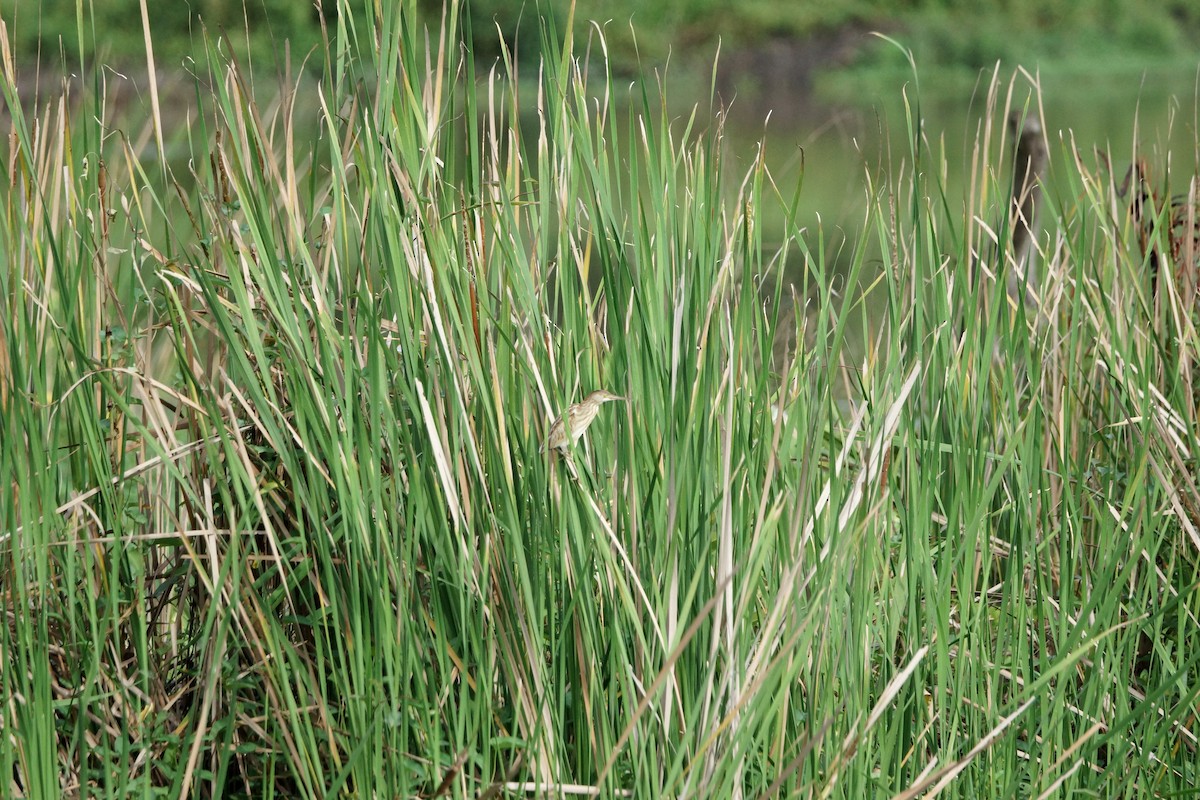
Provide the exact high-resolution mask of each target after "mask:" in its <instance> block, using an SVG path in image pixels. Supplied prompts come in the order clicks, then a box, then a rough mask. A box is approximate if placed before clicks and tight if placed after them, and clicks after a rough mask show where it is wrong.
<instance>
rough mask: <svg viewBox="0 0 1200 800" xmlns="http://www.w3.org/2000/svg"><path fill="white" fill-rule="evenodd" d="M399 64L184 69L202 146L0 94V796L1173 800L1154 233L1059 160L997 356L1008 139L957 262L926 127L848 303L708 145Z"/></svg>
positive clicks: (559, 75)
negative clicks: (5, 124) (303, 75)
mask: <svg viewBox="0 0 1200 800" xmlns="http://www.w3.org/2000/svg"><path fill="white" fill-rule="evenodd" d="M410 10H411V9H409V8H407V7H406V6H405V7H398V8H390V9H389V10H386V11H384V12H383V13H381V14H380V15H379V16H371V15H363V14H359V13H358V12H357V11H356V10H355V9H351V8H349V7H348V6H343V7H342V8H341V9H340V11H341V19H340V25H339V26H338V27H337V28H336V30H331V33H330V37H331V38H330V40H329V46H328V49H327V51H326V52H325V53H324V54H322V55H323V57H324V59H325V67H326V69H325V71H324V74H323V77H322V79H321V81H320V84H319V86H317V87H315V88H312V89H310V90H308V91H307V92H306V95H307V96H308V97H307V98H302V97H300V96H299V94H298V92H297V91H296V90H295V86H296V85H297V81H299V80H300V79H298V78H297V79H290V78H286V79H285V80H284V82H283V86H284V90H283V92H282V94H281V96H280V99H279V100H278V101H275V102H271V103H268V102H267V101H266V100H264V99H263V97H261V96H260V95H259V94H258V92H257V91H256V90H255V89H254V88H253V87H254V86H255V85H256V84H255V83H254V81H253V80H252V76H250V75H247V74H246V73H245V72H243V71H242V70H241V69H240V67H239V65H238V64H237V63H236V62H235V61H232V60H229V59H226V58H224V57H223V56H222V52H224V51H223V50H222V49H220V48H219V46H218V45H217V44H216V43H214V44H213V45H211V47H210V50H209V52H208V53H207V59H206V60H205V61H204V63H206V64H208V65H209V66H207V67H205V69H206V70H207V71H206V72H204V73H202V74H201V75H200V76H199V77H198V78H197V81H196V86H197V93H196V106H195V109H196V110H195V113H194V114H193V115H192V116H189V117H188V118H187V124H186V126H176V127H183V128H184V130H183V132H182V133H179V132H176V133H173V132H172V126H171V125H170V124H168V123H167V122H166V121H164V118H163V116H161V115H159V116H155V117H153V118H152V119H151V121H150V123H149V126H148V127H147V129H146V130H145V131H144V132H143V134H142V135H138V134H136V133H134V132H130V131H126V130H124V129H122V128H121V127H120V126H119V124H118V123H117V122H116V121H115V120H114V119H113V118H112V116H111V115H110V113H109V109H107V108H106V107H105V104H104V99H103V98H104V94H103V92H92V91H89V92H87V93H86V94H85V96H84V97H83V98H77V100H78V101H79V102H81V103H82V108H83V109H84V110H85V111H86V113H80V112H75V111H72V106H71V105H70V104H69V103H67V102H65V101H63V102H59V101H54V102H50V103H48V104H46V105H45V106H42V107H39V108H36V109H31V110H27V109H24V108H22V107H21V105H20V103H19V102H18V100H17V97H16V94H15V89H14V86H15V83H16V75H15V68H14V67H13V66H12V63H11V60H10V59H8V58H7V57H6V58H5V59H4V70H5V72H4V75H5V78H4V91H5V97H6V102H7V108H8V111H9V113H10V115H11V117H12V120H13V122H12V125H13V135H12V136H11V137H10V138H9V139H8V144H7V145H6V150H5V159H4V163H5V164H6V165H7V172H6V182H5V192H4V196H3V214H2V219H3V221H2V222H0V241H3V243H4V252H5V253H6V254H8V262H7V268H6V270H5V271H4V272H3V273H2V274H0V281H3V283H2V285H0V288H2V290H3V291H2V293H0V297H3V302H4V304H5V308H4V309H3V311H4V313H3V319H2V321H0V408H2V410H3V414H0V419H2V422H0V424H2V425H3V434H2V437H0V477H2V483H0V489H2V491H0V592H2V593H3V597H4V609H5V617H4V621H3V622H4V624H3V625H0V647H2V650H3V653H4V658H2V659H0V696H3V697H5V698H7V700H6V702H5V703H4V705H3V710H0V727H2V729H3V734H4V735H3V736H0V775H3V776H4V777H3V780H4V781H5V785H4V788H5V791H6V792H7V793H8V794H10V795H13V796H29V797H32V796H41V795H43V794H53V793H66V794H72V795H77V796H89V797H91V796H102V797H109V796H111V797H125V796H128V795H130V794H142V795H146V796H150V795H167V796H172V797H175V796H193V795H195V796H213V797H216V796H230V795H233V796H240V795H248V796H264V797H266V796H288V797H325V796H329V795H336V794H348V795H351V794H352V795H363V796H366V795H371V796H375V795H378V796H389V797H392V796H395V797H411V796H416V795H421V796H426V797H429V796H454V797H497V796H523V795H526V794H530V793H536V792H545V793H549V794H552V795H555V796H561V795H564V794H575V793H580V792H590V791H594V792H596V793H598V794H600V795H602V796H632V797H743V796H755V797H766V796H788V797H792V796H797V797H803V796H821V797H827V796H844V797H868V796H870V797H874V796H898V797H914V796H917V795H919V794H931V793H938V792H940V793H941V794H943V795H947V796H964V797H976V796H979V795H980V794H981V793H985V794H997V795H1000V796H1015V795H1018V794H1020V795H1028V796H1035V797H1047V796H1051V795H1054V794H1055V793H1056V792H1060V793H1065V792H1067V791H1080V792H1084V791H1087V792H1101V793H1104V794H1105V795H1106V796H1130V797H1143V796H1145V797H1149V796H1157V795H1163V794H1174V793H1182V792H1186V791H1190V790H1194V788H1195V785H1196V782H1197V775H1196V772H1195V767H1194V763H1193V762H1194V760H1195V759H1194V756H1193V750H1194V748H1195V730H1194V729H1195V720H1194V708H1195V703H1196V700H1197V696H1196V689H1195V688H1193V687H1192V686H1191V684H1190V683H1189V681H1188V680H1187V675H1188V674H1189V673H1190V672H1191V671H1193V670H1194V664H1193V663H1192V662H1193V661H1194V659H1195V658H1196V657H1195V656H1194V655H1193V653H1194V652H1195V651H1196V650H1197V648H1196V647H1195V646H1194V645H1195V643H1196V636H1197V624H1196V616H1195V614H1196V605H1197V601H1196V593H1195V586H1196V583H1197V577H1196V544H1197V541H1198V540H1197V538H1196V536H1195V526H1196V524H1197V521H1196V519H1195V511H1194V509H1195V508H1197V507H1198V503H1197V500H1196V487H1195V483H1194V480H1193V479H1192V477H1191V475H1192V473H1193V471H1194V470H1193V456H1192V455H1191V453H1192V450H1193V449H1194V448H1195V446H1196V441H1197V440H1196V423H1195V412H1194V408H1195V399H1194V398H1195V394H1194V391H1193V386H1192V382H1191V365H1192V363H1193V360H1194V356H1193V352H1194V343H1195V336H1194V324H1193V320H1194V314H1195V311H1194V301H1193V299H1192V298H1191V296H1190V295H1189V294H1188V293H1187V292H1184V291H1180V290H1179V288H1178V287H1179V286H1183V285H1193V284H1194V274H1195V273H1194V264H1193V263H1189V262H1187V261H1186V259H1180V258H1179V257H1178V253H1179V252H1181V251H1180V250H1179V248H1177V247H1174V243H1176V242H1177V241H1183V239H1181V238H1179V237H1182V236H1184V235H1185V234H1184V233H1182V232H1180V231H1179V230H1178V229H1177V226H1175V225H1167V224H1164V221H1165V220H1167V219H1171V217H1168V216H1167V214H1168V212H1167V211H1165V210H1164V209H1163V208H1161V207H1160V205H1161V203H1160V202H1159V201H1156V200H1155V199H1154V198H1157V197H1166V196H1169V193H1168V192H1166V191H1164V192H1162V193H1160V194H1154V196H1153V197H1152V198H1150V200H1149V202H1146V203H1143V204H1142V205H1140V206H1138V209H1139V210H1138V211H1137V213H1136V214H1135V213H1133V212H1131V211H1130V204H1129V202H1128V199H1127V198H1128V197H1129V194H1128V192H1126V195H1125V196H1124V197H1122V196H1121V195H1120V193H1119V192H1118V189H1119V188H1120V182H1119V180H1117V179H1116V178H1115V177H1114V176H1113V175H1110V174H1109V172H1108V171H1106V169H1105V168H1104V167H1103V165H1102V164H1098V163H1094V162H1089V161H1088V160H1087V159H1085V158H1083V157H1082V156H1079V155H1077V154H1076V153H1075V151H1074V149H1073V148H1072V147H1071V143H1070V141H1069V139H1062V140H1058V141H1054V142H1052V144H1053V145H1054V147H1053V148H1052V149H1053V152H1054V161H1053V163H1054V169H1055V170H1056V178H1057V182H1056V185H1058V186H1060V187H1061V186H1065V187H1067V188H1066V189H1061V190H1060V191H1058V192H1057V193H1048V194H1047V195H1046V197H1047V201H1046V203H1047V207H1046V208H1045V209H1044V213H1043V215H1042V216H1043V220H1045V221H1046V222H1047V225H1046V230H1045V231H1044V232H1043V233H1042V235H1041V237H1040V238H1039V241H1038V245H1037V249H1038V251H1039V253H1040V256H1039V257H1040V259H1041V262H1042V264H1043V267H1044V270H1045V272H1046V273H1048V277H1047V279H1046V282H1045V283H1046V286H1045V290H1044V292H1043V293H1042V295H1041V299H1042V305H1041V307H1040V308H1032V309H1025V308H1023V307H1016V308H1014V307H1013V306H1012V305H1011V304H1010V303H1007V302H1006V294H1005V270H1006V266H1005V265H1006V263H1007V259H1008V257H1009V253H1008V252H1007V249H1008V248H1007V247H1006V245H1005V242H1006V241H1007V238H1008V226H1009V222H1008V221H1007V220H1005V219H1004V217H1005V212H1006V209H1007V204H1006V202H1005V199H1006V192H1007V190H1008V188H1007V183H1006V181H1005V179H1004V178H1003V177H1002V175H1003V171H1002V168H998V167H996V166H995V165H998V164H1000V163H1001V157H1000V154H1001V153H1002V152H1003V151H1004V150H1005V148H1006V144H1005V143H1003V142H999V141H996V140H995V139H993V138H992V137H993V134H992V131H999V130H1000V129H1001V127H1002V126H1000V125H999V124H998V120H1000V119H1003V116H1004V114H1003V113H1002V112H1006V111H1007V110H1008V108H1007V107H1008V106H1012V105H1013V104H1014V101H1013V100H1012V99H1011V96H1009V97H1006V96H1004V95H1003V93H1002V91H1001V87H1000V86H999V84H998V83H997V84H994V85H993V94H992V97H991V102H990V103H989V106H988V109H987V114H986V116H985V118H984V119H983V120H982V122H981V131H983V133H982V134H981V137H980V140H979V142H978V143H977V146H976V149H975V150H974V152H973V155H972V159H973V166H974V170H975V172H974V175H975V180H974V181H973V182H972V183H971V188H970V191H969V192H968V193H967V196H966V197H965V198H964V201H965V202H963V203H962V204H961V206H962V207H961V209H960V208H959V204H958V203H957V202H955V201H954V200H953V199H952V198H949V197H947V196H946V195H945V192H944V190H943V189H942V183H941V182H940V181H939V179H938V175H939V174H940V172H941V165H942V164H944V161H945V158H946V156H945V155H944V154H943V153H938V152H936V151H935V150H934V149H933V148H932V147H931V146H930V145H929V143H928V142H926V141H924V139H922V138H921V136H920V112H919V108H917V107H915V106H912V107H910V109H909V110H910V114H911V116H910V119H909V121H908V124H909V125H910V130H911V131H912V136H911V141H912V147H911V150H910V152H909V153H907V154H906V155H905V156H904V158H903V162H902V163H901V164H898V165H897V166H896V167H895V169H894V170H892V171H891V172H890V173H888V174H868V175H866V176H865V179H864V191H865V192H866V195H867V199H868V206H867V208H868V210H867V212H866V217H865V220H864V225H863V228H862V230H861V233H860V235H859V238H858V240H857V241H856V242H855V243H854V247H853V253H852V258H851V259H850V267H849V270H848V274H846V275H844V276H842V280H841V282H840V283H839V284H838V285H844V286H847V287H850V297H849V298H848V299H849V302H845V303H843V302H840V301H839V299H838V297H837V296H836V293H835V291H834V288H833V287H834V285H835V283H836V282H835V280H834V276H833V275H832V274H831V268H830V266H829V264H830V262H831V259H829V258H827V255H826V253H825V249H824V245H823V242H822V240H821V237H820V235H819V233H818V234H814V233H813V232H808V231H802V230H800V228H799V226H798V225H797V222H796V212H795V209H796V204H795V193H796V190H795V188H794V187H788V186H781V185H778V184H777V183H776V182H775V181H774V180H773V177H772V175H771V174H770V173H769V172H768V170H767V169H766V167H765V161H764V160H763V159H759V160H757V161H756V162H755V163H754V165H753V166H752V167H751V169H750V170H749V172H748V173H746V174H745V175H731V174H730V173H729V171H728V170H727V168H726V165H725V161H724V158H723V145H722V138H721V119H722V116H721V112H720V111H719V110H714V109H711V108H702V107H698V108H697V109H696V111H695V112H694V113H693V114H692V116H691V117H690V118H688V119H686V120H679V119H671V118H669V117H668V116H667V112H666V111H665V110H664V108H665V105H659V104H656V103H654V102H653V101H652V100H651V99H650V98H651V97H652V96H656V95H652V94H651V93H650V92H648V91H643V90H641V89H640V88H638V87H635V88H634V89H633V90H632V91H631V92H630V93H629V94H626V93H625V92H624V91H622V90H621V89H619V87H617V86H615V85H614V84H613V82H612V80H611V78H610V77H609V75H608V73H607V72H606V68H605V59H604V52H603V48H604V38H603V36H602V35H600V34H599V33H597V34H596V35H595V36H594V37H592V38H591V39H589V40H588V41H586V42H584V41H575V40H572V39H570V38H567V39H566V40H565V41H564V40H559V39H558V38H556V37H555V35H554V34H553V32H551V31H547V32H546V33H545V41H544V47H543V52H544V53H545V54H546V55H545V60H544V61H543V63H542V70H541V79H540V81H539V83H538V85H537V89H536V92H533V91H528V90H527V89H522V88H521V87H520V84H518V83H517V82H516V81H515V79H514V75H515V69H514V65H513V63H512V60H511V56H510V54H508V53H507V52H505V54H504V58H503V59H502V60H501V62H500V63H498V64H497V65H496V67H495V68H494V69H489V70H487V72H486V74H480V73H477V66H476V65H475V64H474V63H473V61H472V60H471V59H470V57H469V53H466V52H464V51H463V50H462V49H461V48H460V47H459V42H460V41H461V40H462V38H463V34H464V32H463V31H462V30H461V29H460V20H459V16H458V15H459V8H458V7H457V6H456V5H451V6H448V7H447V9H446V14H445V16H444V20H443V24H442V27H441V29H440V30H437V31H428V32H427V31H423V30H417V29H414V28H413V27H412V25H411V19H412V17H411V16H410V14H409V13H408V12H409V11H410ZM567 27H568V29H570V25H568V26H567ZM468 38H469V37H468ZM152 72H153V71H152ZM100 88H102V87H100ZM305 99H311V100H312V102H314V103H315V104H316V106H317V108H319V115H318V120H317V135H315V136H305V135H303V134H302V133H301V131H300V130H299V129H298V126H297V122H296V120H297V114H298V113H299V107H300V103H301V102H302V101H303V100H305ZM710 120H711V121H710ZM158 135H161V136H162V143H161V144H157V143H156V144H151V143H152V142H155V141H156V139H157V138H158ZM764 146H765V145H764ZM173 148H182V150H183V151H184V152H186V153H187V158H186V159H182V160H178V161H174V160H169V157H168V155H167V154H168V153H169V152H171V151H172V149H173ZM1148 196H1149V195H1148ZM766 209H771V210H772V212H773V213H779V214H780V215H781V216H782V218H783V219H785V220H786V222H785V230H784V233H783V237H782V239H783V243H782V245H781V246H780V247H778V248H776V247H770V248H768V247H766V246H765V245H764V244H763V242H764V237H763V233H762V231H761V229H760V227H759V223H758V220H759V219H761V218H762V217H763V216H765V213H764V211H765V210H766ZM997 219H1000V220H1001V222H1000V223H998V224H993V221H994V220H997ZM1139 234H1140V235H1139ZM1152 257H1153V259H1154V263H1155V264H1156V270H1155V271H1154V272H1153V274H1154V275H1155V276H1156V277H1154V278H1153V280H1152V278H1151V271H1150V270H1148V269H1146V264H1147V262H1148V261H1149V260H1150V259H1151V258H1152ZM873 262H877V263H878V270H877V277H874V276H871V273H873V272H874V267H875V264H874V263H873ZM785 275H786V276H792V277H793V278H794V280H795V282H796V283H797V284H798V289H797V290H796V297H797V300H796V302H795V305H796V306H797V307H798V308H799V309H800V311H799V312H797V313H795V314H794V315H791V316H788V315H780V314H778V313H777V312H776V311H773V310H772V311H768V309H778V308H780V307H781V306H783V305H785V304H784V303H783V302H782V301H783V300H784V299H785V298H786V297H787V296H788V295H789V290H787V289H786V288H785V280H784V276H785ZM1188 281H1191V282H1192V283H1191V284H1188V283H1187V282H1188ZM764 297H765V298H768V299H770V301H771V302H770V303H766V302H764ZM868 307H870V308H872V309H874V310H873V311H872V312H871V313H870V314H868V313H867V311H866V309H867V308H868ZM789 329H790V330H789ZM855 339H857V340H859V341H861V342H862V343H863V347H862V348H861V352H852V350H851V349H850V345H849V344H848V343H849V342H851V341H852V340H855ZM779 342H793V343H794V344H793V345H792V346H786V345H783V346H781V345H778V343H779ZM599 388H604V389H608V390H610V391H613V392H614V393H616V394H620V395H623V396H625V397H627V398H629V400H628V402H627V403H624V404H615V405H614V406H610V407H608V408H606V413H605V414H603V415H601V417H600V418H598V419H597V421H596V422H595V423H594V424H593V425H592V426H591V428H589V431H588V433H587V436H586V437H585V438H584V440H583V441H582V442H581V446H579V447H576V448H575V449H574V450H573V451H571V455H570V460H563V459H559V458H558V457H557V456H555V455H553V454H546V453H542V452H541V446H542V444H543V442H544V439H545V435H546V433H547V427H548V424H549V421H550V420H552V419H553V418H554V417H555V416H557V415H558V413H559V412H560V411H561V409H563V408H565V407H566V406H567V405H568V404H570V403H571V402H575V401H578V400H579V399H581V398H582V397H583V396H584V395H585V394H586V393H587V392H589V391H591V390H594V389H599Z"/></svg>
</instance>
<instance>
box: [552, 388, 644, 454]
mask: <svg viewBox="0 0 1200 800" xmlns="http://www.w3.org/2000/svg"><path fill="white" fill-rule="evenodd" d="M624 399H625V398H624V397H621V396H620V395H616V394H613V393H612V392H607V391H605V390H604V389H601V390H600V391H598V392H592V393H591V394H589V395H588V396H587V397H585V398H584V399H583V402H581V403H576V404H575V405H573V406H571V407H570V408H568V409H567V413H565V414H563V415H562V416H561V417H559V418H558V419H556V420H554V424H553V425H551V426H550V434H549V435H548V436H547V437H546V444H545V445H543V446H542V451H543V452H545V451H546V450H550V449H552V448H558V449H559V451H561V452H562V453H563V454H566V452H567V450H568V449H569V448H570V446H571V445H572V444H573V443H575V442H577V441H579V437H580V436H583V434H584V432H585V431H586V430H587V429H588V426H589V425H591V424H592V420H594V419H596V414H598V413H599V412H600V406H602V405H604V404H605V403H607V402H609V401H610V400H624ZM568 431H569V432H570V434H571V438H570V439H568V438H567V432H568Z"/></svg>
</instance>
